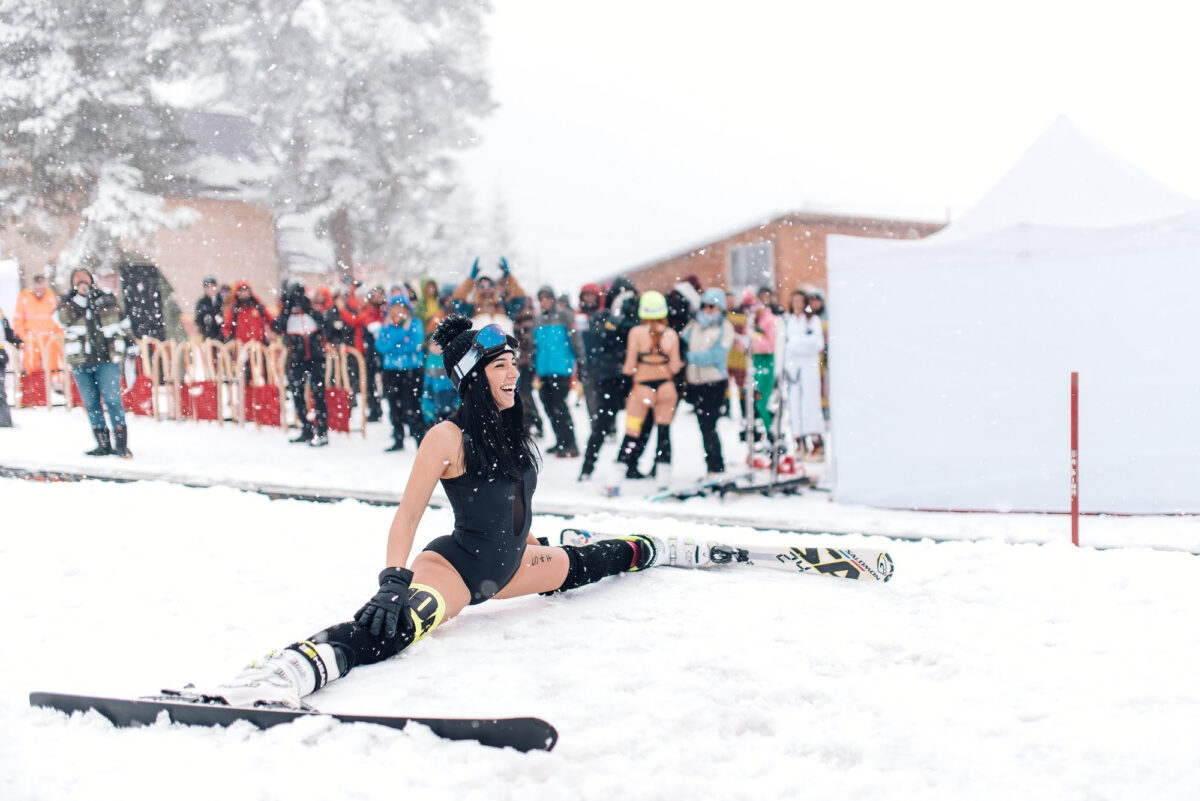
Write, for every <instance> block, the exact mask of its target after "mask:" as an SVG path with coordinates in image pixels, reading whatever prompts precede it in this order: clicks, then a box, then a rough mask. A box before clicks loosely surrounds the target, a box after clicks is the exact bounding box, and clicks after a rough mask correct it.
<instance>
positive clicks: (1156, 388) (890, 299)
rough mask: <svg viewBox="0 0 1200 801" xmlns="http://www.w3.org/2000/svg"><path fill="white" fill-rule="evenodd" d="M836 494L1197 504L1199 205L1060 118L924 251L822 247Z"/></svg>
mask: <svg viewBox="0 0 1200 801" xmlns="http://www.w3.org/2000/svg"><path fill="white" fill-rule="evenodd" d="M827 263H828V268H829V309H830V324H829V330H830V345H829V347H830V360H829V361H830V396H831V406H832V409H833V426H834V428H833V437H832V440H833V442H832V446H833V449H834V457H835V465H836V485H835V489H834V491H835V496H836V498H837V499H838V500H839V501H844V502H848V503H861V504H866V505H872V506H884V507H892V508H914V509H978V510H997V511H1009V510H1011V511H1067V510H1068V509H1069V505H1070V455H1069V446H1070V373H1071V371H1073V370H1077V371H1079V375H1080V379H1079V380H1080V402H1079V408H1080V414H1079V432H1080V433H1079V437H1080V448H1079V456H1080V493H1079V497H1080V508H1081V511H1084V512H1114V513H1166V512H1180V511H1188V512H1200V314H1198V313H1197V308H1196V307H1197V304H1198V303H1200V204H1197V203H1196V201H1193V200H1191V199H1189V198H1185V197H1183V196H1180V195H1178V194H1176V193H1175V192H1173V191H1171V190H1169V189H1167V188H1166V187H1163V186H1162V185H1160V184H1158V183H1156V182H1155V181H1153V180H1151V179H1150V178H1148V177H1147V176H1145V175H1142V174H1141V173H1139V172H1138V171H1137V170H1135V169H1134V168H1133V167H1131V166H1130V165H1128V164H1126V163H1125V162H1123V161H1122V160H1120V159H1119V158H1117V157H1116V156H1114V155H1112V154H1111V153H1109V152H1107V151H1106V150H1104V149H1103V148H1101V147H1099V146H1098V145H1097V144H1095V143H1094V142H1092V141H1091V140H1089V139H1088V138H1087V137H1085V136H1084V135H1083V134H1081V133H1080V132H1079V131H1078V130H1077V129H1076V128H1075V127H1074V126H1073V125H1072V124H1071V123H1070V122H1068V121H1067V120H1065V119H1061V118H1060V119H1059V120H1058V121H1056V122H1055V123H1054V125H1052V126H1051V127H1050V128H1049V129H1048V130H1047V131H1046V132H1045V133H1044V134H1043V135H1042V136H1041V137H1040V138H1039V139H1038V140H1037V142H1036V143H1035V144H1034V145H1033V146H1032V147H1031V148H1030V150H1029V151H1028V152H1027V153H1026V154H1025V156H1024V157H1023V158H1022V159H1021V160H1020V161H1019V162H1018V163H1017V164H1016V166H1015V167H1013V169H1012V170H1010V172H1009V173H1008V174H1007V175H1005V176H1004V178H1003V179H1002V180H1001V181H1000V182H999V183H998V184H997V185H996V186H995V187H994V188H993V189H992V190H991V191H990V192H989V193H988V194H987V195H986V196H985V197H984V198H983V199H982V200H981V201H980V202H979V204H978V205H977V206H975V207H974V208H973V209H972V210H971V211H970V212H969V213H967V214H965V215H964V216H963V217H962V218H961V219H960V220H959V221H957V222H955V223H953V224H951V225H950V226H948V227H947V228H946V229H944V230H943V231H941V232H939V233H937V234H934V235H933V236H930V237H928V238H926V239H923V240H916V241H903V242H901V241H889V240H876V239H866V238H855V237H844V236H837V237H830V238H829V242H828V253H827Z"/></svg>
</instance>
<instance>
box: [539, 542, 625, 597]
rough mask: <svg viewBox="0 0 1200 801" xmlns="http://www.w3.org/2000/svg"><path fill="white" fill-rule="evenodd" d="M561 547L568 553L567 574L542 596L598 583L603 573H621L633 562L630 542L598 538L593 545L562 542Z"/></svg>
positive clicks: (609, 574)
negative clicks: (557, 586)
mask: <svg viewBox="0 0 1200 801" xmlns="http://www.w3.org/2000/svg"><path fill="white" fill-rule="evenodd" d="M563 550H564V551H566V552H567V559H569V560H570V565H571V566H570V567H569V568H568V569H567V577H566V578H565V579H564V580H563V583H562V586H561V587H559V588H558V589H557V590H552V591H551V592H545V593H542V594H543V595H553V594H554V593H556V592H562V591H564V590H573V589H575V588H576V587H582V586H584V585H585V584H592V583H593V582H597V581H599V580H600V579H602V578H604V577H605V576H615V575H616V574H618V573H624V572H625V571H627V570H628V569H629V568H630V566H631V565H632V564H633V555H634V548H633V545H631V544H630V543H628V542H625V541H624V540H601V541H600V542H598V543H596V544H595V545H584V546H583V547H582V548H577V547H575V546H574V545H564V546H563Z"/></svg>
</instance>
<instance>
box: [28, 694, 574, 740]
mask: <svg viewBox="0 0 1200 801" xmlns="http://www.w3.org/2000/svg"><path fill="white" fill-rule="evenodd" d="M163 692H164V694H163V695H155V696H145V697H142V698H136V699H133V698H101V697H96V696H90V695H69V694H64V693H49V692H34V693H30V694H29V705H30V706H36V707H45V708H48V709H56V710H58V711H60V712H66V713H67V714H68V715H69V714H72V713H74V712H80V713H83V712H87V711H88V710H95V711H96V712H98V713H99V714H100V715H102V716H104V717H105V718H108V720H109V721H111V722H112V724H113V725H114V726H116V727H118V728H129V727H134V726H148V725H150V724H152V723H154V722H156V721H157V720H159V717H160V715H163V714H165V715H166V716H167V719H168V720H170V721H171V722H172V723H180V724H183V725H186V726H231V725H233V724H234V723H237V722H239V721H245V722H247V723H250V724H251V725H253V726H256V727H257V728H260V729H268V728H270V727H272V726H279V725H281V724H284V723H291V722H293V721H295V720H299V719H300V718H307V717H312V716H314V715H318V716H322V717H328V718H333V719H334V720H338V721H341V722H343V723H374V724H376V725H378V726H387V727H388V728H392V729H403V728H404V727H405V726H407V725H408V724H409V723H416V724H419V725H421V726H426V727H428V728H429V729H430V730H431V731H432V732H433V733H434V734H436V735H437V736H438V737H442V738H444V739H447V740H475V741H476V742H478V743H480V744H481V745H488V746H492V747H494V748H514V749H516V750H517V751H549V750H551V749H552V748H554V745H555V743H557V742H558V732H557V731H556V730H555V728H554V727H553V726H551V725H550V724H549V723H547V722H546V721H544V720H541V719H539V718H408V717H392V716H389V715H350V714H342V713H337V712H320V711H318V710H316V709H311V708H309V709H285V708H280V707H233V706H228V705H226V704H222V703H216V702H211V701H206V700H204V699H203V698H201V697H200V696H191V695H184V694H181V693H177V692H174V691H170V690H164V691H163Z"/></svg>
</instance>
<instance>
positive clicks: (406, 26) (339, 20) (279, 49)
mask: <svg viewBox="0 0 1200 801" xmlns="http://www.w3.org/2000/svg"><path fill="white" fill-rule="evenodd" d="M487 10H488V6H487V4H486V2H481V1H480V0H343V1H342V2H328V0H250V1H249V2H244V3H240V4H236V5H234V6H231V7H230V8H229V11H230V13H231V16H230V18H229V19H230V20H231V22H230V23H229V25H230V27H233V28H237V29H238V30H239V34H238V36H237V37H236V38H230V39H228V40H226V43H227V45H228V50H227V54H228V58H227V59H226V61H225V63H226V67H227V70H226V73H227V80H228V86H229V88H230V94H229V98H230V99H232V100H233V101H234V102H237V103H238V104H239V105H240V106H241V107H243V108H244V109H246V110H247V111H248V112H249V113H250V114H251V115H252V117H253V119H254V121H255V122H256V123H257V124H258V126H259V128H260V129H261V131H262V132H263V135H264V137H265V139H266V141H267V142H268V143H269V144H270V146H271V147H272V148H273V149H274V151H275V154H276V156H277V158H278V160H279V163H280V165H281V174H280V176H279V179H278V180H277V181H276V182H275V185H274V186H273V193H274V196H275V199H276V207H277V211H278V212H279V213H281V214H282V213H300V214H306V213H309V212H313V211H316V212H319V214H318V215H317V219H319V220H320V221H321V223H320V228H321V231H320V233H322V234H326V235H328V236H329V237H331V238H332V239H333V241H334V243H335V253H336V259H337V262H338V268H339V269H340V270H341V271H342V272H343V273H344V274H346V273H349V272H350V271H351V270H352V269H353V267H354V264H355V261H356V260H364V261H365V260H374V261H386V262H388V263H392V264H395V265H397V266H398V267H400V269H401V270H402V271H405V272H408V271H415V270H414V268H416V269H420V265H422V264H428V263H429V260H430V258H431V254H433V253H436V252H438V250H439V247H438V243H437V240H438V237H439V231H440V232H441V234H442V235H443V236H444V235H445V233H446V226H447V214H448V213H449V212H450V211H451V210H452V209H453V208H454V204H453V203H452V202H451V199H452V197H453V194H454V189H455V186H456V183H457V175H456V167H455V163H454V162H453V160H452V159H451V157H450V154H451V153H452V152H453V151H454V150H456V149H459V148H463V147H467V146H470V145H471V144H472V143H473V142H474V141H475V140H476V138H477V133H476V131H475V127H474V126H475V124H476V122H477V121H478V120H479V119H480V118H482V117H483V116H484V115H485V114H487V113H489V112H490V111H491V109H492V107H493V103H492V99H491V92H490V88H489V85H488V82H487V80H486V77H485V75H484V70H483V66H482V65H483V62H484V57H485V55H486V50H487V42H486V37H485V35H484V32H483V15H484V13H485V12H486V11H487Z"/></svg>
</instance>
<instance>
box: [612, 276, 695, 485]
mask: <svg viewBox="0 0 1200 801" xmlns="http://www.w3.org/2000/svg"><path fill="white" fill-rule="evenodd" d="M638 318H639V319H641V320H642V323H641V325H637V326H635V327H634V328H633V329H632V330H631V331H630V332H629V339H628V344H627V346H626V350H625V366H624V367H623V368H622V372H624V373H625V375H627V376H630V377H631V378H632V380H633V387H632V389H631V390H630V392H629V399H628V401H626V403H625V439H624V441H622V443H621V450H620V454H619V455H618V457H617V459H618V461H620V462H622V463H623V464H624V465H625V477H626V478H632V479H637V478H643V476H642V474H641V473H640V472H639V471H638V459H639V458H640V457H641V455H642V450H643V449H644V448H645V447H646V440H647V438H648V437H647V436H645V435H647V434H649V431H646V430H645V424H646V420H647V419H648V418H649V417H650V416H651V415H653V417H654V425H656V426H657V427H658V451H657V453H656V454H655V462H656V464H658V465H662V467H659V468H658V471H657V477H658V481H659V483H660V484H664V485H665V484H668V483H669V482H670V464H671V419H672V417H674V415H675V406H676V405H677V404H678V403H679V393H678V392H677V391H676V389H675V383H674V381H673V380H672V379H673V377H674V376H675V374H676V373H678V372H679V371H680V370H681V369H683V361H682V360H681V359H680V358H679V335H678V334H676V333H675V332H674V331H673V330H671V328H670V327H668V326H667V322H666V321H667V300H666V298H665V297H663V294H662V293H661V292H655V291H653V290H651V291H649V292H646V293H645V294H643V295H642V297H641V300H640V301H639V302H638Z"/></svg>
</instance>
